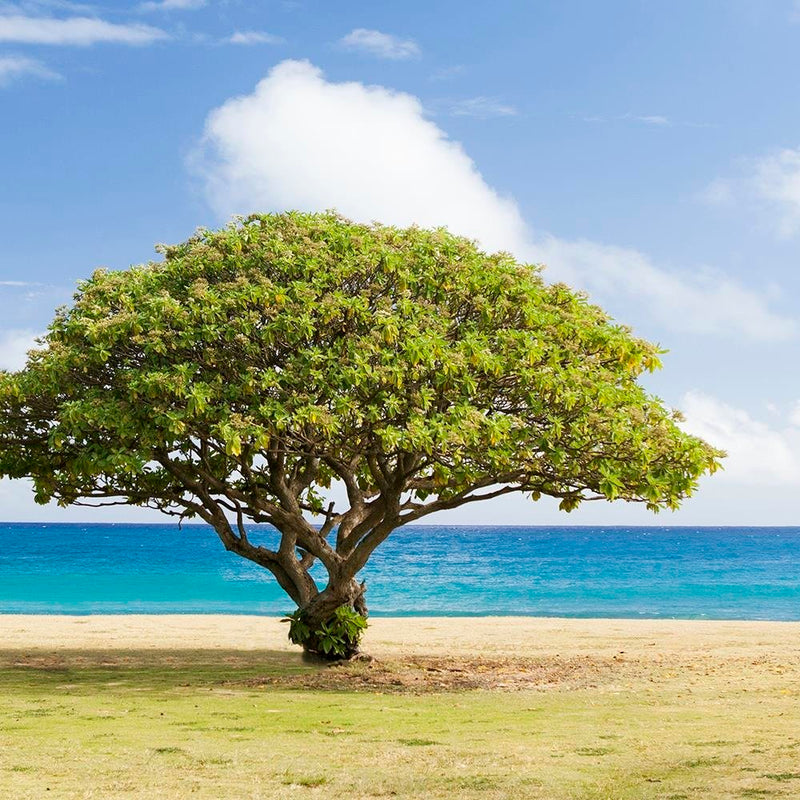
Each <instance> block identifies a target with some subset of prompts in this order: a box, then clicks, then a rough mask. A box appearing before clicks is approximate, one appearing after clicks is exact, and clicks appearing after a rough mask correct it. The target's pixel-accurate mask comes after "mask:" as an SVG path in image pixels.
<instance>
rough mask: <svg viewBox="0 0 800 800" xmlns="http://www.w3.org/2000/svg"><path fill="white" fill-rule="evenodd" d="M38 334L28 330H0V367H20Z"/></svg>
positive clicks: (16, 368)
mask: <svg viewBox="0 0 800 800" xmlns="http://www.w3.org/2000/svg"><path fill="white" fill-rule="evenodd" d="M39 335H40V334H38V333H34V332H33V331H30V330H11V331H0V369H6V370H12V371H14V370H19V369H22V368H23V367H24V366H25V359H26V354H27V352H28V350H30V349H31V348H32V347H35V345H36V337H37V336H39Z"/></svg>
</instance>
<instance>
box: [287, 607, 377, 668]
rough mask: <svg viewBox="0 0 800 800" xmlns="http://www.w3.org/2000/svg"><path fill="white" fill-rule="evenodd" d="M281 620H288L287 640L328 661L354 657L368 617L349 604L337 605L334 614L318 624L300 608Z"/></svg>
mask: <svg viewBox="0 0 800 800" xmlns="http://www.w3.org/2000/svg"><path fill="white" fill-rule="evenodd" d="M282 621H283V622H288V623H289V641H290V642H292V643H293V644H299V645H300V646H302V647H303V648H304V649H305V650H306V651H308V652H311V653H316V654H317V655H320V656H322V657H323V658H326V659H330V660H335V659H339V658H351V657H352V656H354V655H355V654H356V653H357V652H358V645H359V643H360V642H361V637H362V636H363V635H364V631H365V630H366V629H367V618H366V617H364V616H362V615H361V614H359V613H358V612H357V611H354V610H353V609H352V608H350V606H339V608H337V609H336V611H334V612H333V615H332V616H331V617H330V618H329V619H328V620H326V621H325V622H322V623H321V624H319V626H318V627H316V626H315V624H314V623H313V622H311V620H310V619H309V617H308V615H307V613H306V612H305V611H304V610H303V609H300V608H299V609H297V611H295V612H294V613H292V614H289V615H287V616H286V617H284V618H283V620H282Z"/></svg>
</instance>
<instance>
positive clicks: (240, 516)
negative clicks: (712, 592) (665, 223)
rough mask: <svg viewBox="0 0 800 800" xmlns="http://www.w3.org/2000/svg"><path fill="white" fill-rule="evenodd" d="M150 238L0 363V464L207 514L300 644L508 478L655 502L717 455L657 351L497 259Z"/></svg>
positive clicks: (254, 226)
mask: <svg viewBox="0 0 800 800" xmlns="http://www.w3.org/2000/svg"><path fill="white" fill-rule="evenodd" d="M160 251H161V252H162V253H163V256H164V258H163V261H161V262H157V263H149V264H145V265H143V266H137V267H133V268H131V269H128V270H123V271H118V272H110V271H105V270H98V271H97V272H95V273H94V274H93V275H92V277H91V278H90V279H89V280H87V281H85V282H83V283H82V284H80V286H79V289H78V291H77V294H76V295H75V298H74V304H73V305H72V306H71V307H69V308H64V309H61V310H59V311H58V312H57V314H56V317H55V320H54V321H53V323H52V324H51V326H50V328H49V331H48V333H47V334H46V336H45V337H44V339H43V341H42V346H41V347H40V348H39V349H37V350H34V351H33V352H32V353H31V354H30V356H29V360H28V363H27V366H26V367H25V369H23V370H22V371H20V372H17V373H0V420H1V421H0V475H6V476H10V477H13V478H21V477H30V478H32V479H33V483H34V486H35V491H36V499H37V501H38V502H40V503H46V502H49V501H51V500H53V499H55V500H57V501H58V502H59V503H60V504H61V505H69V504H75V505H79V504H111V503H122V504H131V505H139V506H148V507H151V508H156V509H159V510H160V511H163V512H165V513H167V514H173V515H177V516H179V517H181V518H182V519H184V518H200V519H202V520H204V521H205V522H206V523H208V525H210V526H211V527H212V528H213V529H214V530H215V531H216V533H217V535H218V536H219V538H220V539H221V540H222V543H223V544H224V546H225V547H226V548H227V549H228V550H230V551H232V552H234V553H237V554H238V555H240V556H242V557H244V558H246V559H249V560H251V561H253V562H255V563H256V564H259V565H261V566H262V567H265V568H266V569H268V570H269V571H270V572H271V573H272V574H273V575H274V576H275V578H276V580H277V581H278V583H279V584H280V585H281V586H282V587H283V589H284V590H285V591H286V592H287V594H288V595H289V597H291V599H292V600H293V601H294V602H295V604H296V605H297V607H298V612H297V613H296V614H295V615H294V618H293V625H292V636H293V637H294V639H295V640H297V641H299V642H300V643H302V644H303V645H304V646H305V647H306V649H308V650H312V651H325V650H328V651H331V654H332V653H336V654H339V655H341V654H344V655H351V654H352V653H353V652H355V650H356V648H357V643H358V636H359V633H360V631H359V630H358V629H359V628H360V627H361V623H360V620H361V616H365V615H366V606H365V603H364V589H365V587H364V585H363V584H362V583H359V580H358V575H359V571H360V570H361V569H362V568H363V567H364V565H365V564H366V563H367V559H368V558H369V557H370V554H371V553H372V552H373V551H374V550H375V548H376V547H378V546H379V545H380V544H381V543H382V542H383V541H384V540H385V539H386V538H387V537H388V536H389V535H390V534H391V533H392V531H394V530H396V529H397V528H399V527H400V526H402V525H407V524H408V523H411V522H416V521H418V520H421V519H423V518H424V517H426V516H427V515H429V514H432V513H433V512H437V511H443V510H446V509H452V508H456V507H458V506H463V505H465V504H467V503H473V502H477V501H480V500H485V499H488V498H494V497H499V496H501V495H505V494H510V493H514V492H521V493H524V494H526V495H528V496H529V497H530V498H531V499H532V500H537V499H539V497H540V496H542V495H549V496H552V497H556V498H559V499H560V506H561V508H562V509H564V510H565V511H570V510H572V509H574V508H575V507H576V506H578V505H579V504H580V503H581V502H583V501H584V500H591V499H603V498H604V499H608V500H615V499H621V500H626V501H633V502H642V503H645V504H646V505H647V507H648V508H650V509H653V510H658V509H660V508H676V507H677V506H678V504H679V502H680V501H681V500H682V499H683V498H684V497H686V496H687V495H689V494H691V492H692V491H693V490H694V489H695V488H696V485H697V481H698V478H699V477H700V476H701V475H702V474H703V473H705V472H713V471H714V469H716V467H717V466H718V458H719V457H720V456H721V455H722V454H721V453H720V452H719V451H716V450H714V449H713V448H712V447H710V446H709V445H707V444H706V443H704V442H703V441H701V440H699V439H697V438H695V437H693V436H690V435H688V434H686V433H684V432H682V431H681V430H680V428H679V427H677V425H676V424H675V423H676V421H677V420H678V416H677V414H676V412H673V411H670V410H668V409H666V408H665V407H664V406H663V404H662V403H661V402H660V401H659V400H658V399H657V398H654V397H652V396H650V395H648V394H647V393H646V392H645V391H644V389H643V388H642V387H641V386H640V385H639V384H638V383H637V377H638V376H639V375H640V374H641V373H642V372H643V371H645V370H653V369H655V368H656V367H658V366H659V358H658V356H659V352H660V351H659V350H658V348H657V347H655V346H654V345H652V344H649V343H647V342H645V341H643V340H641V339H638V338H635V337H634V336H633V335H632V334H631V332H630V330H629V329H627V328H625V327H623V326H621V325H617V324H614V323H613V322H612V321H611V320H610V319H609V318H608V317H607V316H606V315H605V314H604V313H603V312H602V311H601V310H600V309H599V308H597V307H596V306H594V305H591V304H590V303H589V302H587V299H586V297H585V296H584V295H582V294H580V293H576V292H574V291H572V290H570V289H569V288H567V287H566V286H564V285H562V284H555V285H548V284H546V283H545V282H544V281H543V280H542V278H541V275H540V270H539V268H538V267H535V266H530V265H524V264H518V263H517V262H516V261H515V260H514V259H513V258H512V257H511V256H510V255H508V254H505V253H496V254H492V255H487V254H485V253H483V252H481V251H480V250H479V249H478V248H477V247H476V245H475V244H474V243H472V242H470V241H468V240H466V239H463V238H460V237H457V236H453V235H451V234H450V233H448V232H447V231H445V230H441V229H440V230H433V231H429V230H420V229H417V228H409V229H405V230H401V229H397V228H391V227H384V226H381V225H377V224H375V225H358V224H354V223H351V222H348V221H347V220H345V219H343V218H341V217H339V216H338V215H336V214H334V213H326V214H301V213H286V214H275V215H272V214H269V215H258V216H251V217H249V218H247V219H243V220H239V221H237V222H234V223H232V224H230V225H228V226H227V227H225V228H223V229H222V230H219V231H210V230H201V231H199V232H198V233H197V234H196V235H195V236H193V237H192V238H191V239H189V240H188V241H186V242H184V243H183V244H179V245H175V246H167V247H162V248H160ZM334 482H337V483H339V484H340V485H341V486H343V487H344V491H346V495H347V503H346V504H345V507H342V508H337V507H336V506H335V504H334V503H326V500H325V494H326V490H327V489H329V488H330V487H331V485H332V484H333V483H334ZM309 515H316V519H317V522H318V523H320V522H321V527H320V526H319V524H317V525H315V524H312V521H309V519H310V518H309ZM312 519H313V518H312ZM251 523H269V524H270V525H272V526H274V527H275V528H276V529H277V530H278V531H279V532H280V545H279V546H278V547H277V548H276V549H274V550H272V549H269V548H267V547H264V546H262V545H257V544H255V543H253V542H251V540H250V538H249V536H248V528H247V526H248V524H251ZM251 535H252V532H251ZM315 562H320V563H321V564H322V565H323V566H324V568H325V570H326V572H327V576H328V583H327V586H325V587H324V588H320V586H319V585H318V584H317V582H316V581H315V580H314V578H313V577H312V575H311V573H310V571H309V570H310V568H311V566H312V564H314V563H315ZM498 569H502V566H501V565H498ZM353 612H357V614H354V613H353ZM337 632H338V633H337ZM337 635H339V639H338V640H337V639H336V636H337ZM331 642H333V644H331Z"/></svg>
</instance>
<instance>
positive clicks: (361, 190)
mask: <svg viewBox="0 0 800 800" xmlns="http://www.w3.org/2000/svg"><path fill="white" fill-rule="evenodd" d="M204 143H205V146H204V148H203V149H202V150H201V152H200V153H199V154H196V156H195V159H194V161H193V163H194V164H195V166H196V167H197V168H199V169H200V170H201V171H202V173H203V175H204V177H205V178H206V180H207V189H208V198H209V200H210V202H211V204H212V206H213V207H214V208H215V209H216V211H217V212H218V213H219V214H220V215H222V216H226V215H228V214H230V213H244V212H248V211H252V210H253V209H281V210H282V209H286V208H297V209H312V210H322V209H326V208H332V207H335V208H337V209H338V210H339V211H341V212H342V213H343V214H346V215H347V216H349V217H352V218H354V219H358V220H373V219H377V220H380V221H382V222H387V223H391V224H396V225H411V224H413V223H418V224H419V225H423V226H438V225H447V226H449V227H450V228H451V229H452V230H454V231H457V232H459V233H463V234H468V235H471V236H475V237H477V238H478V239H480V240H481V241H482V242H483V244H484V245H485V246H486V247H490V248H498V249H499V248H503V247H506V248H508V247H514V246H521V245H523V244H524V243H525V241H526V229H525V224H524V223H523V221H522V217H521V216H520V214H519V211H518V210H517V207H516V205H515V204H514V202H513V201H512V200H510V199H508V198H503V197H501V196H500V195H499V194H498V193H497V192H495V191H494V190H493V189H491V188H490V187H489V186H487V185H486V183H485V181H484V180H483V178H482V177H481V174H480V173H479V172H478V170H477V168H476V167H475V164H474V163H473V162H472V160H471V159H470V158H469V157H468V156H467V154H466V153H465V152H464V150H463V148H462V147H461V145H459V144H458V143H456V142H453V141H450V140H449V139H448V138H447V136H446V135H445V134H444V133H443V132H442V131H441V130H440V129H439V128H438V127H437V126H436V125H435V124H434V123H432V122H430V121H428V120H426V119H425V117H424V114H423V109H422V104H421V103H420V102H419V100H417V98H415V97H412V96H411V95H408V94H403V93H400V92H394V91H391V90H389V89H385V88H383V87H380V86H364V85H363V84H360V83H339V84H334V83H328V82H327V81H326V80H325V79H324V77H323V75H322V73H321V72H320V70H318V69H316V68H315V67H313V66H311V64H309V63H307V62H297V61H284V62H283V63H281V64H280V65H279V66H277V67H275V69H273V70H272V72H271V73H270V74H269V76H268V77H267V78H265V79H264V80H262V81H261V82H260V83H259V84H258V86H257V87H256V90H255V92H254V93H253V94H251V95H247V96H245V97H239V98H235V99H233V100H229V101H228V102H226V103H225V104H224V105H223V106H221V107H220V108H218V109H216V110H215V111H213V112H212V113H211V115H210V116H209V118H208V120H207V123H206V130H205V140H204Z"/></svg>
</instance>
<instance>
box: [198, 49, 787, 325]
mask: <svg viewBox="0 0 800 800" xmlns="http://www.w3.org/2000/svg"><path fill="white" fill-rule="evenodd" d="M323 123H324V124H323ZM191 165H192V168H193V169H194V170H195V171H196V172H197V173H198V174H200V175H201V177H202V178H203V180H204V182H205V188H206V192H207V197H208V200H209V203H210V204H211V205H212V207H213V208H214V209H215V210H216V211H217V213H219V214H220V216H228V215H230V214H233V213H249V212H252V211H270V210H284V209H287V208H297V209H302V210H322V209H326V208H337V209H338V210H339V211H340V212H341V213H343V214H345V215H346V216H348V217H351V218H353V219H356V220H366V221H369V220H380V221H382V222H385V223H388V224H393V225H409V224H412V223H416V224H419V225H421V226H425V227H433V226H439V225H445V226H447V227H448V228H450V229H451V230H452V231H454V232H455V233H459V234H462V235H466V236H470V237H473V238H475V239H477V240H479V241H480V243H481V244H482V246H483V247H485V248H487V249H490V250H509V251H511V252H513V253H514V254H515V255H516V256H518V257H519V258H522V259H525V260H527V261H537V262H545V263H547V264H548V267H549V270H548V273H547V274H548V275H549V276H550V277H553V278H556V279H559V280H565V281H567V282H571V283H572V284H574V285H577V286H578V287H580V288H584V289H587V290H589V291H591V292H592V293H597V294H598V295H600V297H601V298H603V297H606V298H612V297H613V298H617V297H623V298H628V299H629V300H631V301H633V303H635V304H637V306H643V307H645V308H646V309H647V310H648V311H649V312H651V313H653V314H656V315H657V316H658V317H659V318H660V319H661V320H662V321H663V322H664V324H665V325H667V326H668V327H671V328H673V329H682V330H689V331H695V332H697V331H702V332H714V333H724V334H731V333H734V334H739V335H743V336H747V337H750V338H753V339H758V340H779V339H788V338H791V337H792V336H794V335H795V333H796V324H795V322H794V321H792V320H789V319H786V318H783V317H781V316H779V315H778V314H776V313H774V312H773V311H771V310H770V308H769V307H768V305H767V302H766V300H765V298H764V297H763V296H762V295H761V294H759V293H757V292H754V291H751V290H749V289H747V288H745V287H743V286H740V285H739V284H737V283H735V282H733V281H732V280H730V279H728V278H726V277H725V276H724V275H720V274H715V273H713V272H711V271H707V272H705V273H701V274H700V275H694V276H692V275H685V274H676V273H674V272H671V271H668V270H665V269H662V268H660V267H659V266H658V265H656V264H654V263H653V262H652V261H651V260H650V259H648V258H647V256H645V255H643V254H641V253H639V252H637V251H635V250H631V249H626V248H621V247H611V246H608V245H602V244H597V243H594V242H588V241H576V242H570V241H564V240H562V239H558V238H556V237H553V236H548V235H545V234H535V233H533V232H532V231H531V230H529V229H528V227H527V226H526V224H525V222H524V221H523V219H522V216H521V214H520V211H519V208H518V207H517V205H516V203H515V202H514V201H513V199H512V198H509V197H503V196H502V195H501V194H499V193H498V192H497V191H495V190H494V189H493V188H492V187H490V186H489V185H488V184H487V183H486V181H485V180H484V179H483V176H482V175H481V174H480V172H479V171H478V169H477V167H476V166H475V164H474V162H473V161H472V160H471V159H470V158H469V157H468V156H467V154H466V153H465V152H464V149H463V148H462V146H461V145H460V144H459V143H457V142H454V141H452V140H450V139H449V138H448V137H447V134H446V133H445V132H444V131H442V130H441V129H440V128H439V127H437V126H436V125H435V124H434V123H433V122H431V121H430V120H428V119H426V118H425V115H424V111H423V107H422V104H421V103H420V101H419V100H418V99H417V98H416V97H413V96H411V95H409V94H404V93H402V92H395V91H392V90H390V89H386V88H384V87H381V86H366V85H364V84H361V83H355V82H352V83H332V82H328V81H327V80H325V77H324V76H323V74H322V72H321V71H320V70H319V69H317V68H316V67H314V66H313V65H311V64H309V63H308V62H305V61H303V62H298V61H284V62H282V63H281V64H279V65H278V66H277V67H275V68H274V69H273V70H272V71H271V72H270V73H269V75H268V76H267V77H266V78H264V79H263V80H262V81H261V82H260V83H259V84H258V85H257V87H256V89H255V91H254V92H253V93H252V94H250V95H246V96H243V97H238V98H234V99H231V100H229V101H227V102H226V103H224V104H223V105H222V106H220V107H219V108H217V109H215V110H214V111H213V112H212V113H211V114H210V115H209V117H208V119H207V120H206V126H205V134H204V138H203V143H202V146H201V147H200V148H199V149H198V151H197V152H196V153H195V154H194V157H193V159H192V161H191Z"/></svg>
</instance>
